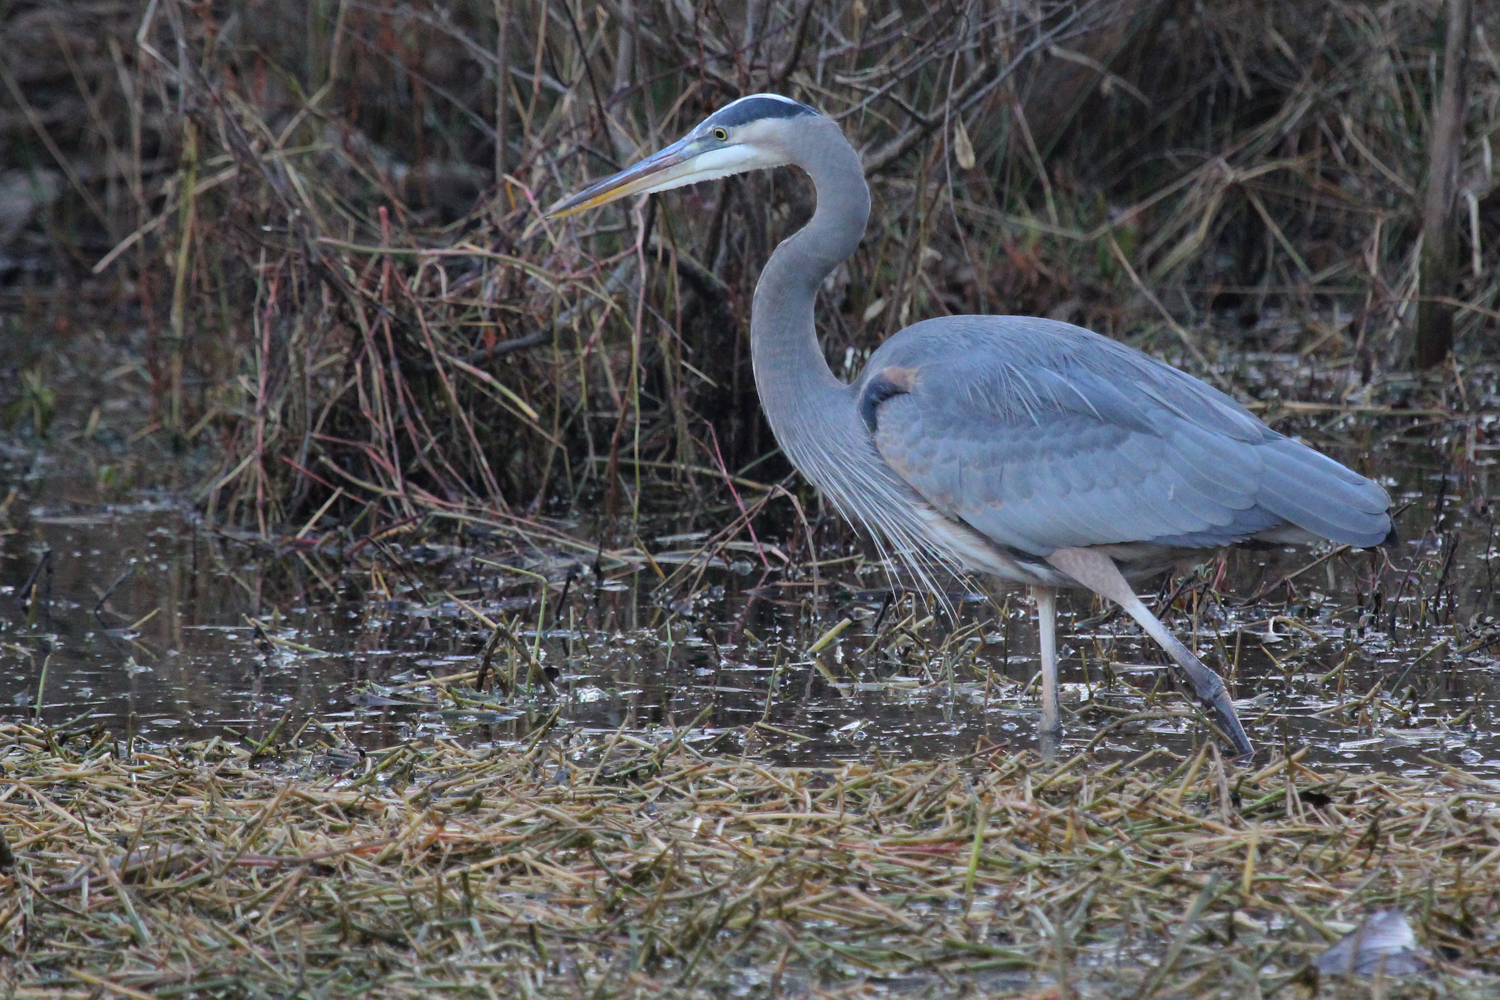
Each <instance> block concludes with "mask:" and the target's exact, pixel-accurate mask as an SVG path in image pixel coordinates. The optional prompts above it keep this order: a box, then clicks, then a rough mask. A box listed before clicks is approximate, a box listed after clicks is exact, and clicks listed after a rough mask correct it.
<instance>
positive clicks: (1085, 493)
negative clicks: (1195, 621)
mask: <svg viewBox="0 0 1500 1000" xmlns="http://www.w3.org/2000/svg"><path fill="white" fill-rule="evenodd" d="M786 165H791V166H796V167H800V168H802V170H804V171H806V173H807V174H808V176H809V177H810V178H812V182H813V187H814V188H815V189H816V191H817V209H816V211H815V212H814V213H813V217H812V219H811V221H809V222H808V223H807V225H806V226H804V227H803V228H802V229H800V230H798V231H797V232H796V233H794V234H793V235H791V236H789V237H787V238H786V239H785V240H784V241H783V242H782V243H781V245H780V246H778V247H777V248H776V251H775V252H774V253H772V254H771V259H770V260H768V261H767V262H766V266H765V270H764V271H762V272H761V275H760V281H759V282H757V283H756V286H755V299H754V302H753V304H752V307H751V310H750V353H751V358H752V361H753V364H754V368H755V384H756V387H757V388H758V389H759V391H760V397H761V404H762V406H764V408H765V412H766V419H767V420H768V421H769V422H770V424H771V430H772V431H773V432H774V433H775V435H776V441H777V443H778V444H780V445H781V449H782V451H784V452H785V453H786V456H787V457H788V458H789V459H791V462H792V464H793V465H794V466H796V467H797V469H798V470H799V471H800V472H801V473H802V474H803V475H804V476H806V477H807V478H808V479H809V480H811V481H812V482H813V483H814V484H815V485H816V486H817V487H818V488H819V489H820V490H821V491H822V492H823V494H824V495H825V496H827V497H828V498H829V499H830V500H832V501H833V503H834V504H835V505H836V506H837V507H838V509H839V510H840V511H841V512H842V513H843V514H844V515H845V516H846V517H848V518H849V519H851V520H853V521H857V522H859V523H860V524H862V525H864V526H865V528H866V529H868V530H869V531H870V532H871V533H872V534H873V535H874V536H875V537H876V539H877V541H880V540H883V543H884V545H885V546H888V547H889V550H890V551H891V552H892V553H894V554H895V555H896V556H897V557H898V558H900V559H902V560H903V561H905V562H907V563H908V564H909V565H911V566H912V567H914V568H916V569H917V571H918V573H919V574H921V572H922V566H923V565H925V564H927V563H926V562H924V560H934V559H935V560H936V561H937V562H939V563H944V564H947V565H949V566H953V567H958V568H961V569H964V570H968V571H973V572H979V573H987V574H992V575H994V576H998V577H1003V578H1005V579H1008V580H1012V581H1017V582H1020V583H1024V584H1027V585H1029V586H1030V588H1031V591H1032V593H1033V594H1034V595H1035V601H1036V611H1037V620H1038V631H1039V632H1040V639H1041V642H1040V646H1041V666H1042V719H1041V730H1042V732H1043V734H1045V735H1051V736H1055V734H1056V733H1058V732H1059V731H1060V730H1061V717H1060V714H1059V708H1058V701H1057V636H1056V595H1057V589H1058V588H1060V587H1078V588H1085V589H1088V590H1092V591H1093V592H1095V593H1097V594H1101V595H1103V596H1104V597H1107V598H1109V599H1110V600H1112V601H1114V602H1116V603H1118V604H1119V605H1120V606H1121V607H1123V608H1124V609H1125V611H1126V612H1127V613H1128V614H1129V615H1130V616H1131V617H1132V618H1134V619H1135V620H1136V621H1137V622H1138V623H1140V625H1141V627H1142V628H1143V629H1145V631H1146V633H1147V634H1148V635H1150V636H1151V638H1153V639H1155V640H1156V641H1157V642H1158V643H1160V644H1161V646H1162V648H1164V649H1165V650H1166V651H1167V653H1168V655H1170V656H1171V658H1172V659H1173V661H1175V662H1176V663H1177V665H1178V666H1179V667H1181V668H1182V670H1183V671H1184V672H1185V673H1186V674H1187V676H1188V678H1189V679H1190V680H1191V682H1192V685H1193V688H1194V690H1195V692H1196V694H1197V695H1198V697H1199V698H1200V699H1201V700H1202V701H1203V702H1204V703H1205V704H1206V705H1208V706H1209V707H1211V708H1212V710H1213V711H1214V713H1215V715H1217V717H1218V720H1219V722H1220V724H1221V726H1222V728H1223V729H1224V731H1225V733H1226V734H1227V735H1228V736H1229V738H1230V740H1231V741H1232V742H1233V743H1234V746H1235V749H1236V751H1237V752H1239V753H1241V754H1249V753H1251V752H1252V751H1253V746H1252V744H1251V742H1250V739H1249V737H1248V736H1246V735H1245V730H1244V727H1243V726H1241V725H1240V720H1239V717H1238V716H1237V715H1236V713H1235V710H1234V704H1233V702H1231V701H1230V698H1229V695H1228V693H1227V691H1226V690H1225V687H1224V683H1223V681H1222V680H1221V679H1220V678H1219V676H1218V675H1217V674H1215V673H1214V672H1213V671H1212V670H1210V669H1208V668H1207V667H1205V666H1204V665H1203V664H1202V663H1201V662H1200V661H1199V660H1198V658H1197V657H1196V656H1194V655H1193V653H1192V652H1191V651H1189V650H1188V648H1187V647H1186V646H1184V645H1183V644H1182V643H1181V642H1179V641H1178V640H1177V639H1176V638H1175V637H1174V636H1173V635H1172V634H1171V633H1170V632H1168V631H1167V629H1166V627H1165V626H1164V625H1162V623H1161V621H1160V620H1158V619H1157V617H1156V616H1155V615H1153V614H1152V613H1151V611H1150V610H1149V609H1148V608H1147V607H1146V606H1145V604H1143V603H1141V600H1140V598H1138V597H1137V596H1136V595H1135V593H1134V591H1133V590H1132V589H1131V587H1130V584H1129V583H1128V582H1127V579H1136V578H1140V577H1145V576H1149V575H1153V574H1158V573H1160V572H1161V571H1163V570H1165V569H1167V568H1169V567H1171V566H1173V565H1175V564H1179V563H1181V562H1183V561H1184V559H1185V558H1186V557H1189V556H1191V555H1192V553H1193V550H1202V549H1213V548H1219V547H1221V546H1225V545H1230V544H1233V543H1235V542H1243V541H1247V540H1250V539H1262V540H1270V541H1275V542H1304V541H1313V540H1315V539H1316V538H1327V539H1331V540H1333V541H1335V542H1340V543H1343V544H1345V545H1351V546H1360V547H1371V546H1376V545H1380V544H1382V543H1387V542H1390V541H1392V540H1393V539H1394V534H1393V528H1392V524H1391V518H1390V514H1389V508H1390V497H1389V496H1388V495H1387V494H1386V491H1385V490H1384V489H1382V488H1381V487H1380V486H1379V485H1377V484H1376V483H1373V482H1371V481H1370V480H1368V479H1366V478H1365V477H1363V476H1360V475H1358V474H1356V473H1354V472H1351V471H1350V470H1348V469H1346V468H1344V467H1343V466H1342V465H1340V464H1338V463H1337V462H1335V461H1333V460H1332V459H1330V458H1327V457H1326V456H1324V455H1321V454H1319V453H1318V452H1316V451H1313V450H1312V449H1311V448H1308V447H1306V446H1305V445H1302V444H1300V443H1298V442H1296V441H1293V440H1292V439H1291V438H1288V437H1285V436H1283V435H1281V434H1278V433H1276V432H1275V431H1273V430H1271V429H1270V428H1269V427H1267V426H1266V425H1265V424H1264V423H1262V422H1261V421H1260V420H1258V419H1257V418H1256V417H1255V416H1254V415H1253V414H1251V413H1250V412H1249V411H1248V410H1246V409H1245V408H1244V407H1243V406H1241V405H1240V404H1238V403H1236V402H1235V401H1234V400H1232V399H1230V398H1229V397H1228V396H1226V395H1224V394H1223V393H1221V392H1219V391H1218V390H1217V389H1214V388H1212V387H1210V386H1208V385H1206V384H1204V383H1203V382H1200V381H1199V380H1198V379H1196V378H1193V377H1192V376H1190V375H1187V374H1186V373H1184V372H1180V371H1178V370H1177V369H1176V368H1173V367H1171V366H1170V365H1167V364H1164V363H1163V362H1160V361H1157V360H1155V359H1154V358H1151V357H1148V356H1147V355H1145V354H1142V353H1141V352H1140V351H1137V350H1134V349H1133V348H1130V347H1126V346H1125V345H1123V344H1120V343H1117V342H1116V341H1113V340H1110V339H1109V338H1107V337H1102V336H1100V335H1099V334H1097V333H1093V332H1091V331H1089V330H1085V329H1083V328H1081V327H1077V326H1073V325H1071V324H1068V323H1060V322H1057V321H1054V320H1047V319H1036V318H1033V317H1028V316H944V317H941V318H939V319H930V320H925V321H923V322H920V323H915V324H913V325H912V326H909V327H907V328H905V329H904V330H901V331H900V332H898V333H897V334H895V335H894V336H893V337H891V338H890V339H889V340H887V341H886V342H885V343H883V344H881V345H880V347H879V348H878V349H877V350H876V351H875V352H874V353H873V354H872V355H871V356H870V361H869V363H868V364H867V365H866V366H865V369H864V371H863V373H861V374H860V376H859V378H857V379H855V380H854V382H853V383H851V384H847V385H846V384H845V383H843V382H841V381H839V380H838V378H837V377H836V376H835V375H834V374H833V372H832V370H830V369H829V367H828V362H827V361H826V360H825V359H824V357H823V352H822V350H821V348H820V347H819V346H818V336H817V331H816V329H815V328H814V326H813V302H814V299H815V298H816V296H817V292H818V287H819V285H821V284H822V282H823V279H824V278H826V277H827V276H828V274H829V273H830V272H831V271H833V269H834V268H835V267H837V266H838V265H839V264H840V263H842V262H843V261H844V260H846V259H847V258H848V257H849V256H850V255H851V254H852V253H854V250H855V248H856V247H857V246H858V245H859V241H860V239H861V238H862V237H863V236H864V232H865V223H866V221H867V220H868V219H869V215H870V190H869V187H868V186H867V185H866V184H865V178H864V170H863V169H862V167H861V165H860V159H859V155H858V154H857V153H856V152H855V151H854V147H853V146H851V145H850V144H849V141H848V140H847V139H846V138H845V137H844V133H843V132H842V131H841V130H840V129H839V127H838V125H837V124H836V123H835V122H834V121H833V120H832V119H831V118H828V117H826V116H825V115H823V114H821V113H819V112H818V111H816V110H814V109H813V108H810V107H808V106H807V105H805V104H799V103H798V102H796V101H793V100H790V99H789V98H786V97H781V96H778V95H775V94H756V95H752V96H750V97H744V98H741V99H739V100H737V101H735V102H733V103H732V104H729V105H727V106H726V107H724V108H722V109H721V110H719V111H717V112H715V113H714V114H712V115H710V116H709V117H708V118H707V119H705V120H704V121H703V122H702V124H700V125H698V127H697V128H695V129H693V130H692V132H690V133H688V135H687V136H686V137H685V138H683V139H681V140H680V141H678V142H675V143H673V144H672V145H670V146H668V147H667V148H665V149H663V150H661V151H660V152H658V153H655V154H654V155H652V156H649V157H647V158H646V159H644V160H642V161H641V162H639V163H637V164H636V165H635V166H633V167H630V168H629V169H626V170H623V171H621V172H620V173H618V174H615V175H614V176H613V177H610V178H608V179H606V180H603V181H600V182H599V183H597V184H595V185H593V186H592V187H590V188H588V189H587V190H585V191H582V192H580V193H579V194H576V195H574V196H573V197H571V198H568V199H566V200H564V201H562V202H560V203H558V204H557V205H556V206H554V207H553V208H552V209H551V211H550V213H549V214H550V215H552V216H554V217H556V216H563V215H570V214H572V213H574V212H579V211H583V210H584V209H588V208H593V207H595V206H598V205H603V204H606V203H608V202H611V201H614V200H616V199H617V198H624V197H626V196H628V195H632V194H641V193H648V192H656V191H666V190H668V189H670V188H675V187H680V186H682V185H684V184H692V183H695V182H697V181H706V180H711V179H714V178H718V177H727V176H729V175H730V174H737V173H741V172H743V171H747V170H757V169H762V168H766V167H778V166H786Z"/></svg>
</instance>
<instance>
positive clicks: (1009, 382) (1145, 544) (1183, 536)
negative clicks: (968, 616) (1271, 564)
mask: <svg viewBox="0 0 1500 1000" xmlns="http://www.w3.org/2000/svg"><path fill="white" fill-rule="evenodd" d="M891 372H895V373H897V375H896V376H895V377H892V376H891V375H890V374H889V373H891ZM850 391H851V395H853V396H854V398H855V400H856V405H857V406H859V408H860V410H861V413H862V416H863V417H864V420H863V423H864V424H865V426H866V428H867V430H868V431H869V433H870V436H871V440H872V443H873V445H874V448H875V450H876V451H877V452H878V454H879V456H880V458H881V459H882V460H884V461H885V462H886V463H888V464H889V465H890V466H891V467H892V468H893V469H895V470H896V472H897V474H898V475H899V477H900V478H901V479H902V480H903V481H905V482H906V483H908V484H909V485H910V486H911V487H912V489H913V490H914V492H915V493H916V494H917V495H918V496H919V497H920V498H921V500H922V501H923V502H925V503H927V504H929V505H931V507H932V508H933V509H934V511H936V512H937V513H938V514H940V515H942V516H943V517H945V518H947V519H949V520H951V521H953V522H956V524H957V525H961V526H962V527H964V528H967V529H969V531H970V532H971V533H972V534H974V535H976V536H978V537H979V538H981V539H983V540H984V541H985V542H987V543H988V544H989V545H990V546H992V547H993V548H994V549H995V550H997V551H996V554H997V555H998V556H999V557H1000V560H997V562H999V565H996V566H992V567H988V569H989V571H990V572H994V573H999V574H1001V575H1005V576H1012V577H1013V578H1015V579H1019V580H1021V581H1022V582H1027V583H1036V582H1046V583H1050V584H1052V585H1054V586H1056V585H1067V584H1068V583H1070V581H1067V580H1059V579H1057V575H1056V573H1055V571H1053V570H1052V567H1050V566H1048V565H1047V564H1046V563H1045V562H1044V561H1043V557H1045V556H1048V555H1050V554H1051V553H1052V552H1053V551H1055V550H1056V549H1059V548H1069V547H1077V546H1111V547H1114V548H1116V549H1117V552H1116V553H1113V555H1114V556H1115V558H1116V561H1117V562H1121V563H1123V564H1124V566H1123V567H1122V568H1126V569H1135V568H1136V567H1139V568H1140V571H1141V572H1149V571H1150V569H1151V567H1152V566H1158V567H1159V566H1160V565H1161V563H1162V562H1164V561H1170V560H1171V559H1172V558H1173V557H1174V554H1173V553H1170V552H1167V551H1160V552H1155V553H1153V552H1152V550H1153V549H1155V550H1180V549H1201V548H1218V547H1221V546H1224V545H1230V544H1233V543H1235V542H1242V541H1246V540H1248V539H1252V538H1256V537H1266V536H1270V537H1271V538H1273V539H1276V540H1280V539H1283V538H1288V537H1289V536H1290V537H1295V536H1294V535H1290V533H1288V532H1287V531H1285V529H1288V528H1296V529H1302V531H1303V532H1305V533H1306V534H1307V535H1311V536H1317V537H1322V538H1329V539H1332V540H1334V541H1336V542H1342V543H1344V544H1348V545H1355V546H1372V545H1378V544H1380V543H1381V542H1382V541H1383V540H1384V539H1385V537H1386V536H1387V534H1389V532H1390V527H1391V525H1390V518H1389V517H1388V516H1387V514H1386V508H1387V506H1388V505H1389V503H1390V501H1389V499H1388V497H1387V496H1386V492H1385V490H1383V489H1381V488H1380V487H1379V486H1378V485H1376V484H1375V483H1373V482H1371V481H1370V480H1368V479H1366V478H1365V477H1363V476H1360V475H1357V474H1356V473H1353V472H1351V471H1349V470H1348V469H1346V468H1344V467H1343V466H1342V465H1340V464H1338V463H1337V462H1334V461H1333V460H1332V459H1329V458H1327V457H1326V456H1324V455H1322V454H1320V453H1318V452H1316V451H1314V450H1312V449H1311V448H1308V447H1306V446H1305V445H1302V444H1300V443H1298V442H1296V441H1294V440H1292V439H1290V438H1288V437H1285V436H1284V435H1281V434H1278V433H1276V432H1275V431H1273V430H1271V429H1270V428H1269V427H1267V426H1266V425H1265V424H1264V423H1262V422H1261V421H1260V420H1259V419H1257V418H1256V417H1255V416H1254V415H1253V414H1251V413H1250V412H1249V411H1248V410H1246V409H1245V408H1244V407H1243V406H1241V405H1240V404H1238V403H1236V402H1235V401H1234V400H1232V399H1230V398H1229V397H1228V396H1226V395H1224V394H1223V393H1221V392H1219V391H1218V390H1217V389H1214V388H1213V387H1211V386H1209V385H1207V384H1205V383H1203V382H1201V381H1199V380H1198V379H1195V378H1193V377H1191V376H1189V375H1186V374H1185V373H1183V372H1181V371H1178V370H1177V369H1176V368H1173V367H1171V366H1169V365H1166V364H1163V363H1162V362H1160V361H1157V360H1155V359H1154V358H1151V357H1149V356H1147V355H1145V354H1142V353H1141V352H1139V351H1136V350H1134V349H1132V348H1130V347H1127V346H1125V345H1123V344H1120V343H1118V342H1116V341H1113V340H1110V339H1109V338H1107V337H1102V336H1100V335H1098V334H1096V333H1093V332H1091V331H1089V330H1085V329H1082V328H1081V327H1076V326H1072V325H1069V324H1067V323H1059V322H1056V321H1052V320H1045V319H1035V318H1029V317H1022V316H958V317H952V318H947V319H943V320H930V321H927V322H925V323H918V324H916V325H914V326H910V327H908V328H906V329H905V330H902V331H901V332H900V333H898V334H897V335H896V336H894V337H892V338H891V339H890V340H888V341H886V342H885V343H884V344H883V345H881V347H880V348H879V349H878V350H877V351H876V352H875V353H874V355H873V356H872V357H871V358H870V362H869V364H868V365H867V366H866V368H865V371H864V373H863V374H862V375H861V377H860V379H859V380H858V381H857V382H856V383H855V384H854V385H853V386H851V387H850ZM872 403H873V404H874V405H873V406H872V405H870V404H872ZM1006 561H1009V563H1019V564H1020V566H1021V567H1022V572H1021V573H1020V574H1013V573H1012V572H1011V571H1010V566H1009V565H1007V562H1006ZM975 568H981V567H975ZM1038 575H1040V579H1038ZM1128 575H1135V574H1134V573H1130V574H1128Z"/></svg>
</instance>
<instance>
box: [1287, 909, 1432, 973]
mask: <svg viewBox="0 0 1500 1000" xmlns="http://www.w3.org/2000/svg"><path fill="white" fill-rule="evenodd" d="M1429 957H1430V956H1429V955H1428V954H1427V951H1426V949H1424V948H1423V947H1422V946H1421V945H1419V944H1417V936H1416V934H1414V933H1413V932H1412V929H1411V924H1409V923H1407V922H1406V914H1404V913H1402V912H1401V911H1400V910H1381V911H1379V912H1378V913H1372V914H1370V915H1369V916H1368V917H1366V918H1365V919H1364V922H1363V923H1361V924H1360V925H1359V926H1358V927H1356V928H1355V929H1354V930H1352V931H1350V932H1349V933H1348V934H1345V935H1344V936H1343V937H1342V938H1340V939H1339V941H1338V943H1337V944H1335V945H1334V946H1333V947H1331V948H1329V949H1328V950H1327V951H1325V952H1323V954H1321V955H1319V956H1318V957H1317V958H1316V959H1314V961H1313V964H1314V965H1316V966H1317V967H1318V971H1319V972H1321V973H1323V975H1325V976H1376V975H1381V976H1409V975H1411V974H1413V973H1416V972H1421V971H1422V970H1423V969H1425V968H1426V967H1427V966H1428V964H1429V961H1428V960H1429Z"/></svg>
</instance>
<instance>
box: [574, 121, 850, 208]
mask: <svg viewBox="0 0 1500 1000" xmlns="http://www.w3.org/2000/svg"><path fill="white" fill-rule="evenodd" d="M809 116H811V119H812V120H816V119H820V118H822V117H823V116H822V115H820V114H819V113H818V112H817V111H814V110H813V109H812V108H810V107H808V106H807V105H805V104H798V103H797V102H796V101H793V100H791V99H790V98H786V97H780V96H778V95H776V94H752V95H750V96H749V97H742V98H740V99H739V100H737V101H735V102H734V103H733V104H728V105H726V106H724V107H722V108H720V109H719V110H718V111H715V112H714V113H713V114H711V115H709V116H708V117H707V118H705V119H704V120H703V122H702V123H701V124H699V125H698V127H697V128H695V129H693V130H692V131H691V132H689V133H688V134H687V135H686V136H684V137H683V138H682V139H680V140H678V141H677V142H674V143H672V145H670V146H668V147H667V148H666V149H663V150H661V151H660V152H657V153H654V154H652V155H651V156H648V157H646V158H645V159H644V160H642V161H641V162H639V163H637V164H636V165H635V166H633V167H628V168H626V169H625V170H622V171H620V172H619V173H617V174H615V175H614V176H613V177H606V178H605V179H604V180H602V181H600V182H599V183H597V184H595V185H593V186H592V187H589V188H587V189H585V190H583V191H580V192H578V193H577V194H575V195H573V196H572V197H571V198H567V199H564V200H563V201H560V202H558V203H557V204H556V205H553V206H552V208H551V209H550V210H548V212H547V215H548V216H550V217H551V218H554V219H556V218H560V217H562V216H564V215H572V214H573V213H574V212H582V211H584V210H585V209H589V208H597V207H598V206H600V205H607V204H609V203H610V202H612V201H615V200H616V199H619V198H624V197H625V196H627V195H632V194H649V193H652V192H656V191H668V190H671V189H672V188H675V187H682V186H683V185H684V184H696V183H698V182H699V181H711V180H714V179H716V178H719V177H728V176H729V175H730V174H739V173H744V172H745V171H747V170H761V169H764V168H766V167H780V166H785V165H786V164H788V163H793V162H795V159H796V157H795V148H796V143H797V137H798V135H799V134H800V133H801V132H802V130H803V129H804V128H805V127H806V126H807V125H808V124H810V123H811V122H810V120H809Z"/></svg>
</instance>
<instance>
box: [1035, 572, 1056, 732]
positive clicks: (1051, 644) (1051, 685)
mask: <svg viewBox="0 0 1500 1000" xmlns="http://www.w3.org/2000/svg"><path fill="white" fill-rule="evenodd" d="M1031 596H1032V597H1033V598H1035V599H1036V628H1037V634H1038V637H1039V638H1040V640H1041V643H1040V645H1041V659H1042V726H1041V729H1042V732H1043V733H1047V734H1051V733H1060V732H1062V711H1061V709H1059V708H1058V704H1057V590H1056V589H1054V588H1052V587H1042V586H1033V587H1032V588H1031Z"/></svg>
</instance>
